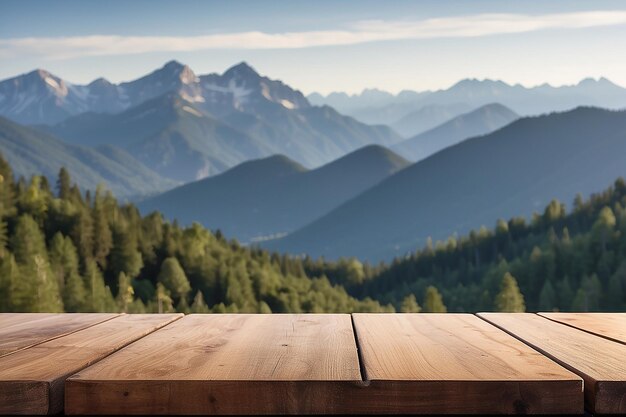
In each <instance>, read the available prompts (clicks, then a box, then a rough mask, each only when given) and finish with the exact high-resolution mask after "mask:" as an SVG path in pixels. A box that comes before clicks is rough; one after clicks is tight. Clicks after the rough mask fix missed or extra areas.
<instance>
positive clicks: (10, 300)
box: [0, 253, 28, 312]
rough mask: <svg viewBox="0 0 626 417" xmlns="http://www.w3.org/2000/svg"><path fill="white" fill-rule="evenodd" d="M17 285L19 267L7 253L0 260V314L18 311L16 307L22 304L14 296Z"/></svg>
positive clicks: (15, 295)
mask: <svg viewBox="0 0 626 417" xmlns="http://www.w3.org/2000/svg"><path fill="white" fill-rule="evenodd" d="M19 283H20V273H19V267H18V265H17V262H16V261H15V257H14V256H13V254H12V253H7V254H5V256H4V258H2V259H0V312H12V311H18V309H17V306H18V305H20V304H22V303H21V302H20V301H21V300H19V298H18V294H16V287H17V285H19ZM24 295H26V296H27V295H28V294H24Z"/></svg>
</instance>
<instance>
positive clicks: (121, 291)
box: [115, 272, 135, 313]
mask: <svg viewBox="0 0 626 417" xmlns="http://www.w3.org/2000/svg"><path fill="white" fill-rule="evenodd" d="M117 283H118V284H117V297H116V299H115V301H116V302H117V306H118V308H119V310H120V311H121V312H122V313H128V308H129V306H130V305H131V304H132V302H133V298H134V294H135V292H134V290H133V286H132V285H131V284H130V278H129V277H128V276H126V274H125V273H124V272H120V274H119V276H118V278H117Z"/></svg>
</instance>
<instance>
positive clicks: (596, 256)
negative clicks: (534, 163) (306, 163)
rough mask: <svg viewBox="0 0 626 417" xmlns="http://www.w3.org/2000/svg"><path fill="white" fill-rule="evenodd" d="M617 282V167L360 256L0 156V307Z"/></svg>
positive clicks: (612, 305) (314, 301)
mask: <svg viewBox="0 0 626 417" xmlns="http://www.w3.org/2000/svg"><path fill="white" fill-rule="evenodd" d="M207 210H210V207H208V208H207ZM625 289H626V183H625V182H624V181H623V180H622V179H619V180H617V181H616V182H615V184H614V186H612V187H610V188H609V189H607V190H606V191H604V192H603V193H601V194H597V195H594V196H592V197H591V198H589V199H588V200H584V199H583V198H582V197H581V196H578V197H577V198H576V199H575V201H574V204H573V208H572V209H571V210H570V211H569V212H568V211H567V210H566V208H565V205H564V204H563V203H561V202H558V201H552V202H551V203H550V204H549V205H548V206H547V207H546V209H545V211H544V212H543V213H537V214H535V215H534V216H533V218H532V220H530V221H526V219H524V218H514V219H510V220H508V221H505V220H500V221H498V222H497V224H496V226H495V227H494V228H493V229H487V228H485V227H482V228H480V229H479V230H477V231H472V232H471V233H469V234H468V235H467V236H462V237H456V236H455V237H451V238H449V239H448V240H447V241H445V242H436V243H434V244H433V243H432V242H430V241H428V243H427V244H426V245H425V247H424V248H420V249H419V250H416V252H415V253H413V254H411V255H408V256H406V257H404V258H398V259H395V260H394V261H393V262H392V263H390V264H378V265H369V264H367V263H362V262H360V261H359V260H357V259H340V260H338V261H334V262H329V261H325V260H324V259H310V258H301V257H294V256H287V255H281V254H276V253H270V252H268V251H266V250H263V249H260V248H256V247H245V246H243V245H240V244H239V243H238V242H237V241H235V240H232V239H227V238H226V237H225V236H223V235H222V234H221V233H220V232H219V231H210V230H207V229H205V228H203V227H202V226H200V225H199V224H193V225H192V226H189V227H182V226H180V225H178V224H177V223H176V222H169V221H166V220H164V219H163V217H162V216H161V214H159V213H151V214H149V215H146V216H142V215H141V214H140V213H139V211H138V210H137V208H136V207H135V206H134V205H133V204H121V203H119V202H118V201H117V200H116V199H115V197H114V196H113V195H112V194H111V193H110V192H108V191H106V190H105V189H104V188H102V187H100V188H98V189H97V190H96V191H95V192H93V193H91V192H90V191H86V192H84V193H83V192H82V191H81V190H80V189H79V188H78V187H77V186H76V185H75V184H73V182H72V179H71V177H70V175H69V173H68V172H67V170H65V169H61V171H60V172H59V175H58V179H57V181H56V183H55V184H50V182H49V181H48V179H47V178H46V177H45V176H33V177H32V178H30V179H24V178H19V179H16V178H14V176H13V174H12V171H11V167H10V165H9V163H8V162H7V161H6V160H4V159H3V158H1V157H0V311H3V312H63V311H66V312H106V311H120V312H129V313H137V312H173V311H178V312H185V313H190V312H194V313H209V312H211V313H244V312H245V313H271V312H280V313H286V312H289V313H298V312H314V313H323V312H394V311H402V312H420V311H422V312H446V311H449V312H461V311H466V312H475V311H540V310H541V311H549V310H560V311H621V310H624V309H626V291H625Z"/></svg>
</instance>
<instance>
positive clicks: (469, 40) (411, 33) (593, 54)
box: [0, 0, 626, 93]
mask: <svg viewBox="0 0 626 417" xmlns="http://www.w3.org/2000/svg"><path fill="white" fill-rule="evenodd" d="M625 40H626V3H625V2H623V1H593V2H592V1H585V2H581V1H561V0H553V1H545V0H544V1H523V2H520V1H515V2H513V1H503V0H500V1H445V2H444V1H384V2H383V1H368V0H362V1H348V0H344V1H340V0H335V1H326V0H317V1H307V2H304V1H295V0H292V1H271V2H270V1H267V2H266V1H259V0H257V1H236V0H230V1H167V2H165V1H158V0H150V1H140V0H134V1H117V0H113V1H111V0H108V1H106V2H104V1H88V0H82V1H62V0H57V1H33V0H20V1H12V0H0V79H4V78H8V77H11V76H14V75H17V74H20V73H24V72H27V71H30V70H32V69H34V68H45V69H47V70H49V71H51V72H53V73H55V74H56V75H59V76H60V77H62V78H64V79H66V80H69V81H71V82H75V83H86V82H89V81H91V80H93V79H95V78H97V77H100V76H104V77H106V78H108V79H109V80H111V81H114V82H119V81H126V80H130V79H134V78H136V77H139V76H141V75H143V74H145V73H147V72H149V71H151V70H153V69H155V68H156V67H159V66H161V65H163V63H164V62H166V61H168V60H170V59H177V60H179V61H181V62H184V63H186V64H188V65H190V66H191V67H192V68H193V69H194V71H195V72H196V73H199V74H202V73H209V72H222V71H224V70H225V69H226V68H228V67H229V66H231V65H233V64H235V63H238V62H240V61H247V62H248V63H249V64H251V65H252V66H253V67H255V68H256V69H257V70H258V71H259V72H261V73H263V74H266V75H268V76H270V77H272V78H279V79H282V80H283V81H285V82H287V83H288V84H290V85H292V86H294V87H296V88H299V89H301V90H302V91H304V92H305V93H309V92H312V91H320V92H323V93H328V92H330V91H347V92H351V93H353V92H358V91H361V90H362V89H364V88H380V89H385V90H389V91H393V92H398V91H400V90H402V89H413V90H425V89H438V88H445V87H448V86H449V85H451V84H453V83H454V82H456V81H458V80H459V79H462V78H467V77H472V78H480V79H482V78H494V79H502V80H504V81H507V82H510V83H518V82H519V83H521V84H524V85H527V86H531V85H537V84H541V83H543V82H549V83H551V84H554V85H563V84H572V83H575V82H578V81H579V80H580V79H582V78H585V77H600V76H605V77H607V78H609V79H611V80H613V81H614V82H616V83H618V84H620V85H624V86H626V54H624V53H623V49H624V41H625Z"/></svg>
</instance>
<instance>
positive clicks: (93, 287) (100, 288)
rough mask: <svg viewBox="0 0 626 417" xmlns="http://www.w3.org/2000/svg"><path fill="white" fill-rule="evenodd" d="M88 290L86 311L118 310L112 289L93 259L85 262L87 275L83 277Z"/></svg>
mask: <svg viewBox="0 0 626 417" xmlns="http://www.w3.org/2000/svg"><path fill="white" fill-rule="evenodd" d="M83 281H84V283H85V288H86V292H87V297H86V303H85V308H86V311H89V312H94V313H102V312H107V311H115V310H117V308H116V304H115V300H114V299H113V296H112V295H111V290H110V289H109V287H107V286H106V285H105V284H104V278H103V277H102V273H101V272H100V269H99V268H98V265H97V264H96V262H95V261H94V260H93V259H89V260H87V263H86V264H85V276H84V278H83Z"/></svg>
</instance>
